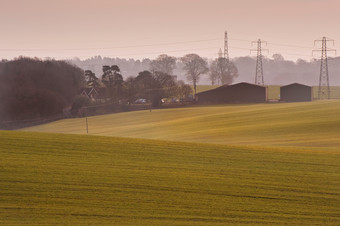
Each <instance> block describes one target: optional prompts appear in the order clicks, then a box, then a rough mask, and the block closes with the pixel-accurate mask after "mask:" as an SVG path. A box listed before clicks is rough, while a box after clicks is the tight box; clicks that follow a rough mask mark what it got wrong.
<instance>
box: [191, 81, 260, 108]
mask: <svg viewBox="0 0 340 226" xmlns="http://www.w3.org/2000/svg"><path fill="white" fill-rule="evenodd" d="M196 100H197V101H198V103H259V102H266V101H267V87H265V86H259V85H254V84H250V83H246V82H242V83H237V84H234V85H224V86H220V87H218V88H216V89H212V90H208V91H205V92H201V93H198V94H197V95H196Z"/></svg>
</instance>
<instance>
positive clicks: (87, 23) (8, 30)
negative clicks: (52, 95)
mask: <svg viewBox="0 0 340 226" xmlns="http://www.w3.org/2000/svg"><path fill="white" fill-rule="evenodd" d="M0 2H1V13H0V23H1V26H0V27H1V29H2V30H1V31H2V32H1V36H0V57H1V58H7V59H12V58H13V57H17V56H20V55H24V56H31V57H34V56H37V57H40V58H44V57H52V58H56V59H60V58H73V57H80V58H88V57H91V56H95V55H101V56H109V57H121V58H138V59H142V58H146V57H149V58H155V57H156V56H158V55H159V54H163V53H164V54H168V55H173V56H183V55H185V54H187V53H192V52H194V53H197V54H199V55H201V56H203V57H209V58H214V57H216V56H217V52H218V50H219V48H223V43H224V41H223V38H224V31H225V30H227V31H228V35H229V55H230V57H239V56H247V55H249V54H250V51H249V49H251V48H255V47H256V46H253V47H251V41H254V40H257V39H259V38H261V39H263V40H266V41H267V42H268V45H267V47H266V48H268V49H269V54H267V56H268V57H271V56H272V55H273V54H275V53H281V54H282V55H283V56H284V58H285V59H292V60H296V59H298V58H303V59H307V60H309V59H311V55H312V54H311V50H312V49H313V45H314V39H319V38H321V37H323V36H326V37H329V38H332V39H334V40H335V46H334V47H333V46H331V45H329V47H331V48H335V49H337V46H340V29H339V24H338V23H339V21H340V0H96V1H94V0H0ZM329 44H331V43H329ZM316 47H320V44H319V45H317V46H316ZM253 55H255V53H253ZM315 57H317V55H315Z"/></svg>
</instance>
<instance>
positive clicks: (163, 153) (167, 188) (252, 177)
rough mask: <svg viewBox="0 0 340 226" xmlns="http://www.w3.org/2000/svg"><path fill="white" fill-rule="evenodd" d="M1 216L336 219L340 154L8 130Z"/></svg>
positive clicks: (2, 135) (126, 221) (65, 220)
mask: <svg viewBox="0 0 340 226" xmlns="http://www.w3.org/2000/svg"><path fill="white" fill-rule="evenodd" d="M0 151H1V162H0V167H1V173H0V187H1V189H0V200H1V201H0V224H1V225H15V224H29V225H38V224H43V225H46V224H70V225H74V224H123V225H170V224H171V225H173V224H175V225H189V224H190V225H192V224H197V225H226V224H237V225H242V224H271V225H273V224H295V225H313V224H314V225H337V224H338V223H339V222H340V212H339V210H340V190H339V187H340V152H339V151H332V150H321V149H320V150H319V151H313V150H309V151H306V150H300V149H299V148H295V149H286V148H261V147H257V146H248V147H233V146H227V145H214V144H201V143H187V142H172V141H157V140H143V139H132V138H114V137H103V136H88V135H72V134H49V133H33V132H30V133H28V132H14V131H0Z"/></svg>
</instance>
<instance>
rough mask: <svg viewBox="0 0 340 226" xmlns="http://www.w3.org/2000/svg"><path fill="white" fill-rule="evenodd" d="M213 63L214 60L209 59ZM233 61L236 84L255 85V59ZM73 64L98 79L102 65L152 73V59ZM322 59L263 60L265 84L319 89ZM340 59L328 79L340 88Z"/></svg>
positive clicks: (180, 73)
mask: <svg viewBox="0 0 340 226" xmlns="http://www.w3.org/2000/svg"><path fill="white" fill-rule="evenodd" d="M206 60H207V61H208V62H211V61H212V59H206ZM231 61H232V62H233V63H234V64H235V66H236V67H237V69H238V77H236V78H235V79H234V82H233V83H238V82H249V83H254V79H255V68H256V57H249V56H244V57H237V58H232V59H231ZM69 62H70V63H72V64H75V65H77V66H78V67H80V68H82V69H83V70H92V71H93V72H94V73H95V74H96V75H97V76H98V77H100V76H101V75H102V74H103V72H102V65H105V64H117V65H119V67H120V68H121V71H122V75H123V77H124V78H127V77H129V76H136V75H138V73H139V72H140V71H143V70H149V68H150V62H151V60H150V59H148V58H145V59H143V60H135V59H124V58H109V57H100V56H96V57H92V58H89V59H85V60H81V59H79V58H78V59H73V60H69ZM320 63H321V62H320V60H318V59H313V60H311V61H306V60H303V59H299V60H297V61H292V60H285V59H284V58H283V56H282V55H280V54H275V55H274V56H273V57H270V58H269V57H264V58H263V73H264V82H265V84H266V85H287V84H290V83H295V82H297V83H301V84H305V85H309V86H317V85H318V84H319V76H320ZM337 65H340V57H335V58H330V59H329V60H328V69H329V79H330V83H331V85H332V86H338V85H340V67H338V66H337ZM173 74H174V75H176V76H177V79H178V80H183V81H185V82H187V83H188V81H187V79H186V74H185V71H184V70H183V64H182V63H181V62H180V60H177V63H176V68H175V69H174V72H173ZM199 84H202V85H210V84H211V81H210V80H209V76H208V74H205V75H202V76H201V79H200V81H199Z"/></svg>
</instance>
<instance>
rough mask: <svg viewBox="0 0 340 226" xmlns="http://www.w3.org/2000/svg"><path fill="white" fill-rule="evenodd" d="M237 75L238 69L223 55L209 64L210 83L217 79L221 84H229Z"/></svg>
mask: <svg viewBox="0 0 340 226" xmlns="http://www.w3.org/2000/svg"><path fill="white" fill-rule="evenodd" d="M237 76H238V70H237V68H236V66H235V65H234V63H233V62H231V61H229V60H228V59H226V58H224V57H219V58H217V59H216V60H214V61H213V62H212V63H211V65H210V79H211V81H212V83H214V82H215V81H216V79H217V80H218V83H220V84H222V85H230V84H231V83H232V82H233V80H234V78H236V77H237Z"/></svg>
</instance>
